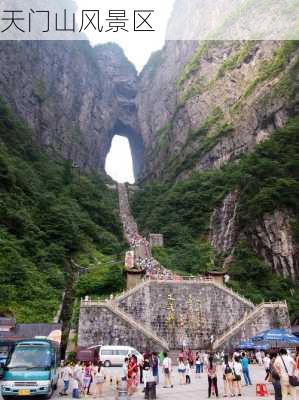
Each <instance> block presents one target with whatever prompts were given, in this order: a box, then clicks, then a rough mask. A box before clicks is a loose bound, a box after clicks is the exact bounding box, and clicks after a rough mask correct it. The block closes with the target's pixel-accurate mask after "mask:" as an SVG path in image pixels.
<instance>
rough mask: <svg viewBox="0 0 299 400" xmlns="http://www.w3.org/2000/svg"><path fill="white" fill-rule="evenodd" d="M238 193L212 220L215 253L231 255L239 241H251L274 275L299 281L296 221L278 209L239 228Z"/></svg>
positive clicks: (216, 210) (287, 213)
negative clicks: (294, 232) (294, 235)
mask: <svg viewBox="0 0 299 400" xmlns="http://www.w3.org/2000/svg"><path fill="white" fill-rule="evenodd" d="M238 197H239V193H238V191H237V190H235V191H234V192H231V193H229V194H228V195H227V196H226V197H225V198H224V200H223V202H222V204H220V206H219V207H217V208H216V209H215V211H214V213H213V215H212V217H211V224H210V243H211V245H212V246H213V248H214V250H215V253H216V254H218V255H219V254H232V253H233V251H234V246H235V244H236V243H237V241H238V240H239V239H245V240H247V242H249V243H250V244H251V246H252V248H253V249H254V250H255V252H256V253H257V254H258V255H259V256H260V257H261V258H262V259H264V261H265V262H266V263H268V264H269V265H270V266H271V267H272V269H273V272H275V273H277V274H278V275H280V276H283V277H284V278H286V277H290V278H291V279H293V280H294V281H295V280H298V279H299V262H298V255H299V248H298V244H297V243H296V241H295V240H294V237H293V224H294V223H295V219H294V218H293V216H292V213H291V212H290V211H288V210H284V211H282V210H275V211H274V212H273V213H272V214H265V215H264V216H263V218H262V220H260V221H258V222H253V223H252V225H251V226H250V227H247V228H245V229H241V228H240V227H239V226H238V218H237V215H238Z"/></svg>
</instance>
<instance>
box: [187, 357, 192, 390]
mask: <svg viewBox="0 0 299 400" xmlns="http://www.w3.org/2000/svg"><path fill="white" fill-rule="evenodd" d="M190 383H191V366H190V363H189V361H187V363H186V385H190Z"/></svg>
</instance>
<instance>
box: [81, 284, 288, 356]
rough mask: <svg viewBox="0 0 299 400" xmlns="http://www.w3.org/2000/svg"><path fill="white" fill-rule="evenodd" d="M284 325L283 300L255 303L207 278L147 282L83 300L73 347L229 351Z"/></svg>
mask: <svg viewBox="0 0 299 400" xmlns="http://www.w3.org/2000/svg"><path fill="white" fill-rule="evenodd" d="M277 326H280V327H285V328H289V326H290V321H289V315H288V308H287V305H286V303H285V302H278V303H264V304H261V305H259V306H255V305H254V304H253V303H251V302H250V301H248V300H246V299H245V298H243V297H242V296H240V295H238V294H237V293H235V292H233V291H232V290H231V289H229V288H227V287H226V286H222V285H218V284H216V283H215V282H210V281H204V280H199V281H195V280H193V281H178V282H176V281H146V282H143V283H141V284H139V285H138V286H136V287H135V288H133V289H131V290H129V291H128V292H126V293H124V294H123V295H121V296H118V297H117V298H116V299H114V300H112V301H108V302H105V303H102V302H97V301H82V302H81V308H80V321H79V332H78V346H80V348H82V347H90V346H94V345H97V344H105V345H107V344H119V345H131V346H134V347H136V348H137V349H138V350H139V351H145V350H151V351H153V350H156V351H159V350H161V349H167V350H169V349H178V348H180V347H181V346H182V345H183V344H184V345H186V346H188V347H190V348H192V349H210V350H222V349H225V350H229V349H231V348H233V347H234V346H235V345H237V344H238V343H239V342H240V341H241V340H245V339H248V338H249V337H251V336H252V335H255V334H256V333H258V332H260V331H262V330H265V329H270V328H273V327H277Z"/></svg>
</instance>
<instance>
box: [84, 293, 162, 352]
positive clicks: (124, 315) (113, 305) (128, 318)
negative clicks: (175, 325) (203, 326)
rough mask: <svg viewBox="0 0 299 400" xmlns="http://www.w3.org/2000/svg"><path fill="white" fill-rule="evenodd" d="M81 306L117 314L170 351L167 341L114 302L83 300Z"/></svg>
mask: <svg viewBox="0 0 299 400" xmlns="http://www.w3.org/2000/svg"><path fill="white" fill-rule="evenodd" d="M81 305H83V306H89V307H90V306H96V307H104V308H108V309H109V310H110V311H111V312H113V313H114V314H116V315H117V316H118V317H119V318H121V319H123V320H125V321H126V322H127V323H128V324H130V325H131V326H133V327H135V328H136V329H138V330H139V331H142V332H143V334H144V335H145V336H146V337H148V338H150V339H151V340H153V341H155V342H156V343H158V344H159V345H160V346H161V347H163V348H164V349H165V350H168V343H167V342H166V341H165V340H163V339H161V338H159V337H158V336H157V335H156V334H155V333H154V332H153V331H152V330H151V329H149V328H145V327H144V326H143V325H141V324H139V323H138V322H136V321H135V320H134V319H133V318H132V317H131V316H130V315H129V314H127V313H125V312H124V311H123V310H120V309H119V308H118V306H117V304H116V303H115V302H114V301H106V302H103V301H102V302H100V301H93V300H81Z"/></svg>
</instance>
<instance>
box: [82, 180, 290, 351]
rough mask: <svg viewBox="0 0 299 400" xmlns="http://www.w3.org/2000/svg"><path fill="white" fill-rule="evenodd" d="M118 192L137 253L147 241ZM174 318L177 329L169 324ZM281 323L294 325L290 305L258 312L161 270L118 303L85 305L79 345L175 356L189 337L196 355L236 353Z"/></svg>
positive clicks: (209, 284) (232, 296)
mask: <svg viewBox="0 0 299 400" xmlns="http://www.w3.org/2000/svg"><path fill="white" fill-rule="evenodd" d="M118 192H119V203H120V216H121V219H122V221H123V227H124V236H125V237H126V239H127V240H128V242H129V243H130V246H131V248H132V249H135V250H136V246H139V242H141V245H142V243H143V245H144V242H145V241H146V239H144V238H142V237H141V236H140V235H139V233H138V227H137V225H136V223H135V221H134V218H133V216H132V214H131V211H130V206H129V201H128V195H127V191H126V188H125V185H121V184H119V185H118ZM132 235H133V239H132ZM130 239H131V240H130ZM136 241H137V242H136ZM149 257H150V259H151V260H152V261H155V260H154V259H153V258H151V256H149ZM147 268H148V269H147V272H151V270H150V268H151V267H147ZM170 317H171V318H172V320H173V321H175V325H174V326H172V325H170V324H169V322H168V321H169V318H170ZM199 321H202V322H199ZM277 323H278V324H279V325H280V326H284V327H288V325H289V316H288V309H287V304H286V302H277V303H263V304H260V305H259V306H257V307H256V306H255V305H254V304H253V303H252V302H251V301H249V300H248V299H246V298H245V297H243V296H241V295H240V294H238V293H236V292H234V291H233V290H232V289H230V288H229V287H227V286H225V285H223V284H220V283H217V282H216V281H214V280H212V279H211V278H207V277H204V276H196V277H182V276H177V275H175V274H173V273H172V272H171V271H168V270H166V269H165V268H163V266H161V265H160V271H159V272H158V273H153V274H152V273H147V274H146V278H145V279H144V280H143V281H142V282H140V283H139V284H137V285H136V286H135V287H133V288H131V289H129V290H126V291H125V292H123V293H121V294H119V295H118V296H116V297H115V298H114V299H113V298H110V300H108V299H107V300H106V301H105V302H103V301H91V300H88V299H87V300H82V301H81V307H80V321H79V332H78V343H80V346H81V347H87V348H88V347H90V346H92V345H94V344H95V343H106V344H118V343H122V344H130V345H132V346H134V347H136V348H138V349H140V350H142V349H143V350H144V349H151V350H152V351H153V350H156V351H157V350H158V351H160V350H167V351H169V350H171V351H172V350H174V349H177V348H179V346H181V343H182V340H183V339H184V338H185V337H186V338H187V340H189V343H190V346H192V348H193V349H204V348H206V349H207V348H209V349H210V350H211V349H212V350H213V351H217V350H219V349H225V350H231V349H232V348H234V347H235V346H236V345H237V344H238V343H239V342H240V341H241V340H244V339H248V338H250V337H251V336H253V335H254V334H256V333H258V332H259V331H262V330H265V329H270V328H272V327H275V326H277ZM211 342H212V343H211Z"/></svg>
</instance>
